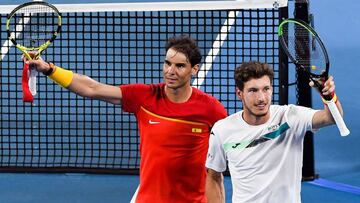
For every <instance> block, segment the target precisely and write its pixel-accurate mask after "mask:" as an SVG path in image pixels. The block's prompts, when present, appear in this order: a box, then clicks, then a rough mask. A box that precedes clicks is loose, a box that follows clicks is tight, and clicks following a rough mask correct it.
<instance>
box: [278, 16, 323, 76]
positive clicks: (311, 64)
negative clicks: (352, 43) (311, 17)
mask: <svg viewBox="0 0 360 203" xmlns="http://www.w3.org/2000/svg"><path fill="white" fill-rule="evenodd" d="M278 36H279V41H280V44H281V47H282V48H283V50H284V51H285V53H286V54H287V56H288V57H289V58H290V60H291V61H292V62H293V63H294V64H295V65H296V67H297V68H300V69H302V70H303V71H305V72H306V73H308V74H309V77H310V78H311V79H312V80H313V79H319V78H322V79H325V80H326V79H327V77H328V74H329V67H330V62H329V57H328V54H327V51H326V48H325V46H324V43H323V42H322V40H321V39H320V37H319V35H318V34H317V33H316V32H315V30H314V29H313V28H312V27H311V26H309V25H308V24H307V23H305V22H304V21H302V20H298V19H292V18H289V19H286V20H284V21H282V22H281V23H280V25H279V27H278Z"/></svg>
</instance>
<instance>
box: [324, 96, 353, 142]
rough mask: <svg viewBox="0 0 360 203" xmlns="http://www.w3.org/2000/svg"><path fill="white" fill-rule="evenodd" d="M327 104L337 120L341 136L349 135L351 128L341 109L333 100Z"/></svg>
mask: <svg viewBox="0 0 360 203" xmlns="http://www.w3.org/2000/svg"><path fill="white" fill-rule="evenodd" d="M326 105H327V106H328V108H329V110H330V113H331V115H332V117H333V118H334V120H335V123H336V125H337V127H338V129H339V131H340V135H341V136H347V135H349V134H350V131H349V129H348V128H347V127H346V124H345V122H344V119H343V117H342V116H341V114H340V112H339V109H338V108H337V106H336V104H335V102H334V101H333V100H330V101H326Z"/></svg>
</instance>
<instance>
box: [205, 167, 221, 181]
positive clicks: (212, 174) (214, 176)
mask: <svg viewBox="0 0 360 203" xmlns="http://www.w3.org/2000/svg"><path fill="white" fill-rule="evenodd" d="M207 172H208V174H207V177H208V178H209V179H210V180H213V181H215V182H217V183H222V181H223V175H222V173H221V172H218V171H215V170H213V169H211V168H208V169H207Z"/></svg>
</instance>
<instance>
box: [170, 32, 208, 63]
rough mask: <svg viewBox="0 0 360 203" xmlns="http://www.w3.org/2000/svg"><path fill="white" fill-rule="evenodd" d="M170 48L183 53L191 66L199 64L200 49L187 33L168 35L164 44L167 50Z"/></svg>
mask: <svg viewBox="0 0 360 203" xmlns="http://www.w3.org/2000/svg"><path fill="white" fill-rule="evenodd" d="M170 48H172V49H174V50H175V51H178V52H181V53H183V54H185V56H186V57H187V58H188V59H189V62H190V63H191V66H194V65H196V64H199V63H200V61H201V58H202V56H201V53H200V49H199V47H198V46H197V44H196V41H195V40H194V39H192V38H191V37H189V36H188V35H179V36H174V37H170V38H169V39H168V41H167V43H166V45H165V49H166V51H168V50H169V49H170Z"/></svg>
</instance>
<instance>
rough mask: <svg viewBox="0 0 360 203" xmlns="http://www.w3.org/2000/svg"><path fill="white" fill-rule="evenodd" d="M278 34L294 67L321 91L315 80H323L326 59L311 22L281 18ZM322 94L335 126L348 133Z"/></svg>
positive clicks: (345, 133)
mask: <svg viewBox="0 0 360 203" xmlns="http://www.w3.org/2000/svg"><path fill="white" fill-rule="evenodd" d="M278 35H279V40H280V44H281V47H282V48H283V49H284V51H285V53H286V54H287V56H288V57H289V58H290V60H291V61H292V62H293V63H294V64H295V66H296V68H297V69H298V70H301V71H304V72H305V74H306V75H307V76H308V77H309V78H310V80H311V81H312V82H314V84H315V86H316V87H317V88H318V89H319V91H320V92H321V90H322V88H323V86H322V85H320V83H319V82H318V80H319V79H325V81H326V80H327V78H328V75H329V67H330V62H329V57H328V54H327V51H326V48H325V46H324V44H323V42H322V41H321V39H320V37H319V35H318V34H317V33H316V32H315V30H314V29H313V28H312V27H311V26H309V25H308V24H307V23H305V22H303V21H301V20H298V19H286V20H284V21H282V22H281V23H280V25H279V28H278ZM322 96H323V98H324V99H325V101H326V104H327V106H328V108H329V110H330V112H331V115H332V116H333V118H334V120H335V123H336V125H337V127H338V128H339V131H340V134H341V136H346V135H348V134H349V133H350V131H349V129H348V128H347V127H346V124H345V122H344V120H343V118H342V116H341V114H340V112H339V110H338V108H337V107H336V104H335V102H334V101H333V98H332V96H330V95H328V96H325V95H322Z"/></svg>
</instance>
